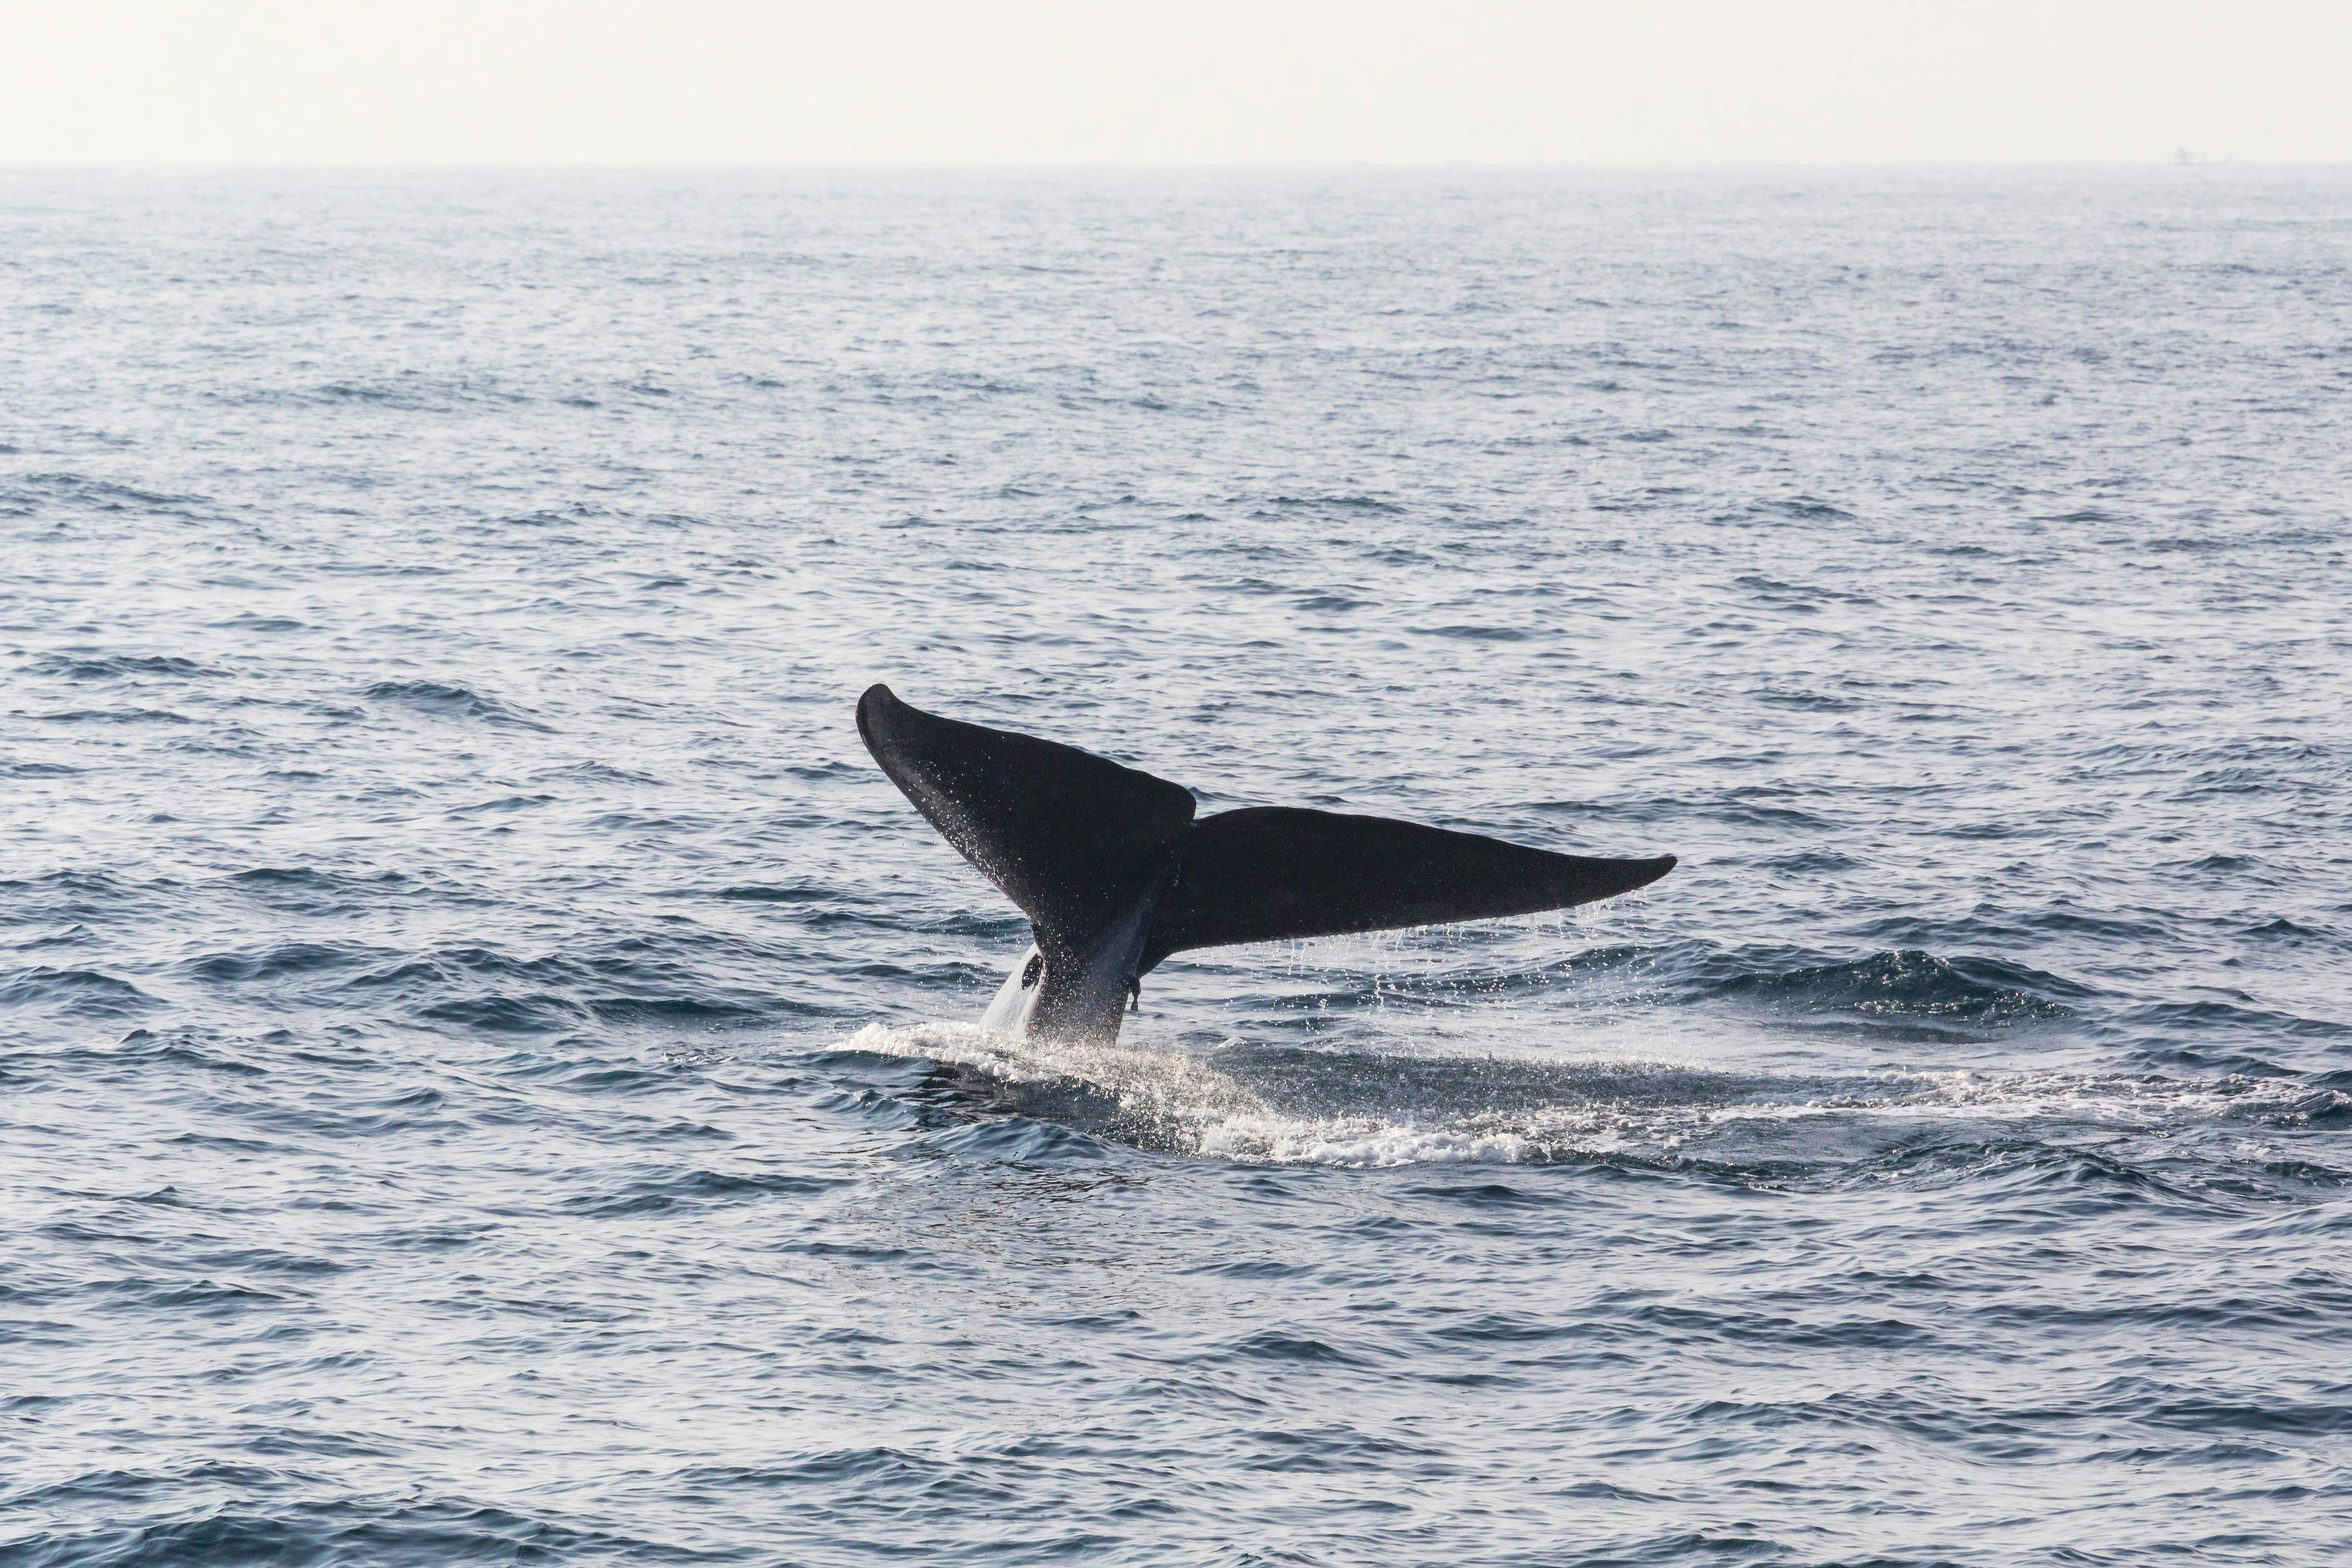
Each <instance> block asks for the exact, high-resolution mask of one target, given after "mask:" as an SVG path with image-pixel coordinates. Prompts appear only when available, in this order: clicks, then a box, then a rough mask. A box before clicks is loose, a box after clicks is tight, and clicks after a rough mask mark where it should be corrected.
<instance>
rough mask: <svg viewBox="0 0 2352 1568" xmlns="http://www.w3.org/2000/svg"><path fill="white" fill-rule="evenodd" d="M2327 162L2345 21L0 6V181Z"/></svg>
mask: <svg viewBox="0 0 2352 1568" xmlns="http://www.w3.org/2000/svg"><path fill="white" fill-rule="evenodd" d="M2181 148H2187V149H2189V151H2190V152H2192V153H2195V154H2197V155H2198V156H2200V157H2203V158H2208V159H2212V160H2216V161H2219V160H2222V159H2231V160H2235V161H2237V162H2240V163H2342V162H2352V0H2325V3H2310V0H2236V3H2235V4H2213V3H2210V0H2130V3H2117V0H2033V3H2021V0H1937V3H1917V0H1879V3H1876V4H1862V3H1857V0H1746V3H1742V4H1727V3H1723V0H1657V3H1654V4H1643V3H1641V0H1613V3H1610V4H1584V3H1582V0H1553V3H1551V4H1534V3H1528V0H1354V3H1351V4H1335V3H1328V0H1240V3H1236V0H1182V3H1181V4H1165V3H1163V4H1143V3H1140V0H1127V3H1105V0H1089V3H1082V0H1025V3H1024V0H1012V3H1002V4H996V3H991V0H828V3H825V4H803V3H801V0H764V3H753V0H560V3H558V0H407V3H403V0H365V3H354V0H0V162H9V163H81V162H139V163H147V162H185V163H846V162H869V161H885V162H915V163H2086V162H2088V163H2161V162H2166V161H2168V160H2170V159H2171V158H2172V157H2173V156H2174V154H2175V153H2176V151H2177V150H2178V149H2181Z"/></svg>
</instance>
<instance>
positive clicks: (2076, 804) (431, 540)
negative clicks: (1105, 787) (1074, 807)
mask: <svg viewBox="0 0 2352 1568" xmlns="http://www.w3.org/2000/svg"><path fill="white" fill-rule="evenodd" d="M0 322H5V329H0V421H5V424H0V568H4V569H0V680H5V697H4V698H0V788H5V797H0V798H5V816H0V1009H5V1010H0V1041H5V1047H0V1089H4V1090H5V1099H0V1204H4V1205H5V1225H0V1559H5V1561H6V1562H7V1563H12V1564H16V1563H23V1564H42V1565H47V1564H60V1565H62V1564H99V1563H120V1564H130V1563H142V1564H143V1563H154V1564H163V1563H172V1564H183V1563H206V1564H212V1563H219V1564H226V1563H237V1564H246V1563H253V1564H262V1563H336V1564H343V1563H386V1564H418V1565H423V1564H442V1563H514V1562H522V1563H679V1564H702V1563H854V1562H868V1561H884V1560H891V1561H904V1562H909V1563H1028V1562H1035V1561H1041V1560H1046V1559H1063V1560H1072V1561H1086V1562H1102V1563H1236V1564H1238V1563H1268V1564H1272V1563H1295V1564H1352V1563H1431V1564H1437V1563H1448V1564H1450V1563H1528V1564H1535V1563H1548V1564H1549V1563H1623V1564H1634V1563H1639V1564H1701V1563H1705V1564H1722V1563H1848V1564H1859V1563H1876V1564H1889V1565H1891V1564H1927V1563H1968V1564H2042V1563H2078V1564H2107V1563H2147V1562H2155V1561H2187V1562H2195V1563H2297V1564H2301V1563H2318V1562H2321V1561H2326V1560H2329V1559H2330V1558H2331V1557H2334V1556H2335V1555H2336V1554H2337V1553H2340V1552H2341V1550H2342V1541H2343V1539H2344V1537H2345V1534H2346V1532H2347V1529H2352V1475H2347V1468H2346V1467H2347V1463H2352V1370H2347V1369H2352V1265H2347V1241H2352V1202H2347V1191H2346V1183H2347V1179H2352V1143H2347V1138H2352V984H2347V961H2352V847H2347V846H2352V837H2347V828H2352V820H2347V818H2352V778H2347V759H2352V676H2347V666H2352V612H2347V604H2352V572H2347V560H2346V534H2347V528H2346V523H2347V497H2352V420H2347V405H2352V175H2347V174H2344V173H2342V172H2335V173H2325V172H2323V173H2311V174H2283V173H2282V174H2264V173H2262V172H2259V171H2248V170H2229V169H2221V170H2216V169H2198V170H2181V171H2172V170H2164V171H2156V170H2151V171H2147V172H2114V173H2099V174H2095V173H2044V174H2032V173H2019V174H1990V173H1987V174H1932V175H1929V174H1917V175H1908V174H1906V175H1895V174H1861V173H1854V174H1770V173H1755V174H1688V175H1682V174H1466V173H1465V174H1456V173H1421V174H1410V173H1391V174H1312V173H1287V174H1283V173H1269V174H1185V173H1165V174H1136V175H1132V176H1117V175H1111V174H945V173H938V174H917V173H904V174H893V173H887V172H866V173H839V174H824V173H811V174H750V173H693V172H682V173H681V172H673V173H648V174H530V175H521V174H446V173H445V174H236V175H226V174H200V173H199V174H100V173H49V174H43V173H26V172H17V173H14V174H6V175H5V177H0ZM875 679H887V680H889V681H891V682H892V683H893V684H894V685H895V686H896V687H897V689H898V690H899V691H900V692H901V694H902V695H904V696H906V697H907V698H908V700H912V701H915V702H917V703H919V704H920V705H923V706H926V707H929V708H933V709H937V710H944V711H947V712H950V713H953V714H957V715H961V716H965V717H971V718H974V719H979V720H982V721H989V722H994V723H1001V724H1005V725H1010V726H1013V727H1017V728H1020V729H1024V730H1027V731H1033V732H1035V733H1039V734H1045V735H1049V736H1052V737H1054V738H1055V739H1060V740H1066V741H1070V742H1076V743H1078V744H1082V745H1086V746H1089V747H1092V748H1095V749H1097V750H1100V751H1103V752H1108V754H1110V755H1113V756H1115V757H1118V758H1119V759H1121V760H1122V761H1128V762H1132V763H1138V764H1140V765H1143V766H1146V767H1149V768H1150V769H1152V770H1153V771H1154V772H1157V773H1161V774H1162V775H1164V776H1167V777H1171V778H1173V779H1175V780H1177V781H1179V782H1181V783H1182V784H1187V785H1189V786H1191V787H1192V789H1193V790H1194V791H1195V792H1196V793H1197V794H1198V795H1199V796H1200V798H1201V801H1202V809H1203V810H1204V811H1212V810H1220V809H1225V808H1228V807H1231V806H1234V805H1247V804H1307V805H1322V806H1327V807H1333V808H1338V809H1343V810H1354V811H1367V812H1377V813H1382V814H1389V815H1396V816H1408V817H1412V818H1416V819H1419V820H1423V821H1427V822H1434V823H1440V824H1444V825H1446V826H1456V827H1462V828H1467V829H1472V830H1475V831H1480V832H1488V833H1495V834H1499V835H1503V836H1506V837H1510V838H1513V839H1516V840H1518V841H1521V842H1525V843H1530V844H1537V845H1541V846H1545V847H1555V848H1561V849H1573V850H1579V851H1585V852H1591V853H1601V854H1628V855H1639V854H1651V853H1656V852H1661V851H1672V852H1674V853H1675V854H1678V855H1680V856H1682V857H1683V866H1682V868H1681V869H1679V870H1677V871H1676V872H1675V874H1674V875H1673V876H1672V877H1670V878H1668V879H1666V880H1665V881H1664V882H1662V883H1660V884H1659V885H1657V886H1656V887H1655V888H1654V889H1649V890H1648V891H1647V892H1645V893H1643V894H1640V895H1636V896H1635V897H1634V898H1632V899H1629V900H1622V901H1621V902H1619V903H1616V904H1613V905H1608V906H1603V907H1601V908H1599V909H1597V910H1586V911H1580V912H1578V913H1576V914H1575V915H1572V916H1570V917H1562V918H1554V919H1550V920H1544V921H1517V922H1506V923H1499V924H1494V925H1487V926H1477V927H1468V928H1457V929H1454V930H1448V931H1426V932H1417V933H1405V934H1401V935H1395V936H1389V937H1381V938H1366V939H1356V940H1349V941H1344V942H1324V943H1316V944H1307V945H1303V946H1291V947H1285V948H1268V949H1257V950H1234V951H1226V952H1211V953H1203V954H1197V955H1193V956H1192V957H1191V958H1187V959H1181V960H1178V961H1175V962H1172V963H1170V964H1168V965H1167V966H1166V967H1165V968H1163V969H1162V970H1161V971H1160V972H1159V973H1155V974H1153V975H1152V976H1150V979H1149V980H1148V981H1147V983H1146V984H1145V989H1144V1011H1143V1013H1142V1015H1141V1016H1139V1017H1137V1018H1135V1019H1133V1020H1132V1021H1131V1023H1130V1025H1129V1029H1128V1032H1127V1035H1126V1037H1125V1038H1124V1039H1123V1040H1122V1041H1121V1042H1120V1044H1119V1045H1118V1047H1117V1048H1115V1049H1098V1050H1073V1049H1057V1048H1055V1047H1044V1046H1036V1045H1029V1044H1024V1043H1022V1042H1019V1041H1014V1040H1011V1039H1007V1038H1003V1037H992V1036H988V1035H985V1034H982V1032H980V1031H979V1030H978V1029H977V1028H976V1027H974V1026H972V1024H971V1020H972V1019H974V1018H976V1017H977V1016H978V1014H979V1011H980V1009H981V1007H982V1004H983V1002H984V1001H985V999H986V996H987V994H988V992H989V991H990V989H991V988H992V986H993V985H994V984H995V983H996V981H997V979H998V977H999V975H1000V974H1001V973H1002V971H1003V966H1004V965H1005V964H1006V963H1008V962H1010V961H1011V959H1012V958H1013V955H1015V954H1016V953H1017V952H1019V951H1020V950H1021V948H1022V947H1023V945H1024V942H1025V941H1026V934H1027V933H1026V930H1025V927H1024V924H1023V923H1022V922H1021V921H1020V920H1019V919H1018V918H1017V917H1016V916H1015V915H1014V914H1013V911H1012V910H1011V909H1010V908H1009V906H1008V905H1007V904H1006V903H1005V901H1004V900H1003V899H1002V898H1001V897H999V896H998V895H997V894H996V893H994V892H993V891H992V889H989V888H988V887H987V886H986V885H985V884H984V883H983V882H982V881H981V880H980V879H978V878H977V877H976V876H974V875H973V874H971V872H970V871H969V870H967V869H966V868H964V867H963V866H962V865H961V862H960V861H958V860H957V859H956V858H955V857H954V855H953V854H952V853H951V852H950V850H949V849H948V848H947V847H945V846H944V845H943V844H942V843H941V842H940V840H939V839H938V838H937V837H936V836H935V835H934V834H933V833H932V832H931V831H930V829H929V827H927V826H925V825H924V824H923V823H922V821H921V820H920V819H919V817H918V816H916V815H915V814H914V812H913V811H912V810H911V809H909V808H908V806H907V805H906V804H905V803H904V802H903V801H902V800H901V799H900V798H899V796H898V794H897V793H896V792H895V791H894V790H893V789H892V788H891V787H890V785H889V784H887V782H885V781H884V780H883V778H882V777H881V775H880V774H879V773H877V771H876V770H875V769H874V768H873V766H872V765H871V764H870V763H869V762H868V761H867V759H866V756H865V754H864V752H862V750H861V749H860V747H859V745H858V742H857V739H856V733H855V731H854V729H853V726H852V723H851V705H852V702H853V701H854V700H855V698H856V693H857V692H858V691H859V689H862V688H863V687H864V686H865V685H866V683H868V682H869V681H872V680H875Z"/></svg>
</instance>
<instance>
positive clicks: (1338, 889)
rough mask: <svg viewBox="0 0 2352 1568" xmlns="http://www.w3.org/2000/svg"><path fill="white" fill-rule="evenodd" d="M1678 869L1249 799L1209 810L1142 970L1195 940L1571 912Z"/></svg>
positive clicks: (1166, 898)
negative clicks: (1232, 808)
mask: <svg viewBox="0 0 2352 1568" xmlns="http://www.w3.org/2000/svg"><path fill="white" fill-rule="evenodd" d="M1674 868H1675V858H1674V857H1673V856H1671V855H1661V856H1658V857H1657V858H1654V859H1650V860H1596V859H1591V858H1587V857H1585V856H1581V855H1556V854H1553V853H1552V852H1551V851H1550V850H1548V849H1529V848H1527V847H1523V846H1521V845H1517V844H1506V843H1505V842H1503V841H1502V840H1501V839H1499V838H1484V837H1479V836H1478V835H1477V834H1475V833H1456V832H1454V831H1452V830H1451V829H1448V828H1444V827H1423V826H1421V825H1420V824H1419V823H1414V822H1398V821H1396V820H1394V819H1393V818H1391V817H1385V816H1341V815H1339V813H1337V812H1329V811H1307V810H1305V809H1302V808H1300V807H1297V806H1286V805H1256V806H1250V807H1247V808H1245V809H1244V810H1241V811H1227V812H1221V813H1219V814H1218V815H1217V816H1212V817H1210V818H1208V819H1207V820H1206V821H1204V822H1202V823H1200V824H1199V825H1198V826H1195V827H1194V828H1193V829H1192V834H1191V835H1190V837H1188V838H1187V839H1186V840H1185V844H1184V861H1183V868H1182V871H1181V875H1180V876H1179V877H1178V879H1177V880H1176V884H1175V886H1174V887H1172V888H1171V889H1169V890H1168V891H1167V892H1166V893H1164V894H1163V895H1161V897H1160V907H1159V909H1158V910H1157V911H1156V912H1155V913H1154V915H1153V917H1152V921H1151V935H1150V940H1149V941H1148V942H1146V943H1145V944H1144V963H1143V967H1144V968H1145V969H1147V970H1149V969H1150V968H1151V967H1152V966H1153V965H1155V964H1157V963H1159V962H1160V960H1161V959H1163V958H1165V957H1167V956H1168V955H1169V954H1170V953H1171V952H1185V951H1187V950H1188V949H1191V948H1196V947H1224V946H1227V945H1229V944H1232V943H1235V942H1283V941H1287V940H1290V939H1293V938H1298V937H1310V936H1346V935H1349V934H1350V933H1352V932H1356V931H1393V930H1395V929H1397V928H1398V927H1400V926H1426V925H1444V924H1446V923H1447V922H1449V921H1486V920H1496V919H1499V918H1500V917H1502V916H1505V915H1532V914H1539V913H1541V912H1542V911H1544V910H1564V909H1568V908H1570V907H1571V906H1573V905H1576V904H1589V903H1592V902H1594V901H1596V900H1601V899H1610V898H1614V897H1616V896H1617V895H1618V894H1619V893H1629V892H1632V891H1633V889H1636V888H1643V887H1647V886H1648V885H1649V884H1651V883H1652V882H1654V881H1656V880H1657V879H1659V878H1661V877H1663V876H1664V875H1665V874H1666V873H1667V872H1669V871H1671V870H1673V869H1674Z"/></svg>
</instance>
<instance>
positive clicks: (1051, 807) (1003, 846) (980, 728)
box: [857, 685, 1194, 953]
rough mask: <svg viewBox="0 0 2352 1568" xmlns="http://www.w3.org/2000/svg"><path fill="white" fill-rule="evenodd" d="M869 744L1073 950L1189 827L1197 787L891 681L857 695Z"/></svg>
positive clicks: (953, 837) (1047, 930)
mask: <svg viewBox="0 0 2352 1568" xmlns="http://www.w3.org/2000/svg"><path fill="white" fill-rule="evenodd" d="M857 732H858V734H859V735H860V736H861V737H862V738H863V739H864V740H865V742H866V750H867V751H869V752H873V753H874V760H875V761H876V762H877V763H881V764H882V771H883V772H884V773H887V774H889V775H890V782H891V783H892V784H897V785H898V788H899V789H900V790H902V791H903V792H905V794H906V796H907V798H908V800H910V801H912V802H914V803H915V809H916V810H917V811H919V812H921V813H922V814H923V815H924V816H926V817H928V818H929V821H930V824H931V826H933V827H936V828H938V829H939V830H940V837H943V838H945V839H946V840H947V841H948V842H949V843H950V844H951V845H953V846H954V847H955V849H956V852H957V853H958V854H960V855H961V856H962V857H963V858H965V859H967V860H969V861H971V863H972V865H973V867H974V868H976V869H978V870H979V872H980V874H981V875H982V876H983V877H986V878H987V879H989V880H990V881H992V882H993V883H995V884H996V888H997V890H998V891H999V892H1001V893H1003V895H1004V896H1005V897H1006V898H1008V899H1011V900H1013V903H1014V904H1016V905H1018V906H1019V907H1020V910H1021V912H1022V913H1023V914H1024V915H1027V916H1028V917H1029V920H1030V923H1031V924H1032V925H1034V927H1035V928H1036V931H1037V945H1038V946H1039V947H1040V948H1042V949H1043V950H1044V951H1045V952H1048V953H1053V952H1073V951H1075V950H1076V946H1078V945H1082V944H1083V942H1084V941H1085V939H1086V938H1087V936H1088V935H1089V934H1090V933H1092V932H1094V931H1099V930H1100V929H1101V928H1102V927H1103V926H1104V925H1105V924H1107V923H1108V921H1110V920H1111V919H1112V917H1113V916H1115V915H1116V914H1117V913H1118V910H1121V909H1122V908H1124V907H1126V906H1127V905H1129V904H1130V903H1132V902H1133V901H1134V900H1135V899H1136V898H1137V897H1139V895H1140V894H1141V893H1142V892H1143V891H1144V886H1143V885H1144V884H1145V883H1146V882H1148V881H1150V879H1152V878H1153V877H1155V876H1157V875H1158V874H1159V872H1160V869H1161V867H1162V864H1163V862H1164V861H1165V860H1166V858H1167V857H1168V854H1169V852H1170V850H1171V847H1173V846H1174V844H1175V843H1176V842H1177V840H1178V839H1179V838H1180V837H1181V836H1182V835H1183V833H1184V831H1185V830H1186V829H1187V828H1189V827H1191V826H1192V812H1193V809H1194V805H1193V800H1192V791H1191V790H1188V789H1186V788H1185V787H1184V786H1183V785H1181V784H1170V783H1169V782H1168V781H1167V780H1166V779H1160V778H1154V777H1152V776H1151V775H1150V773H1144V772H1142V771H1140V770H1139V769H1136V768H1125V767H1121V766H1119V764H1118V763H1114V762H1112V761H1110V760H1109V759H1108V758H1107V757H1097V756H1096V755H1095V754H1094V753H1093V752H1082V751H1080V750H1078V749H1077V748H1076V746H1065V745H1060V744H1058V743H1056V742H1052V741H1040V740H1038V739H1036V738H1035V737H1034V736H1030V735H1016V734H1014V733H1013V731H1009V730H991V729H989V728H987V727H986V726H984V725H981V724H966V723H963V722H961V721H959V720H954V719H942V718H940V716H939V715H937V714H935V713H926V712H924V711H923V710H921V709H919V708H910V707H908V705H907V704H906V703H904V702H901V701H899V700H898V697H897V695H896V694H894V693H893V692H892V691H891V689H889V688H888V687H887V686H881V685H876V686H872V687H869V688H867V689H866V695H865V696H863V697H861V698H859V699H858V700H857Z"/></svg>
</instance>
